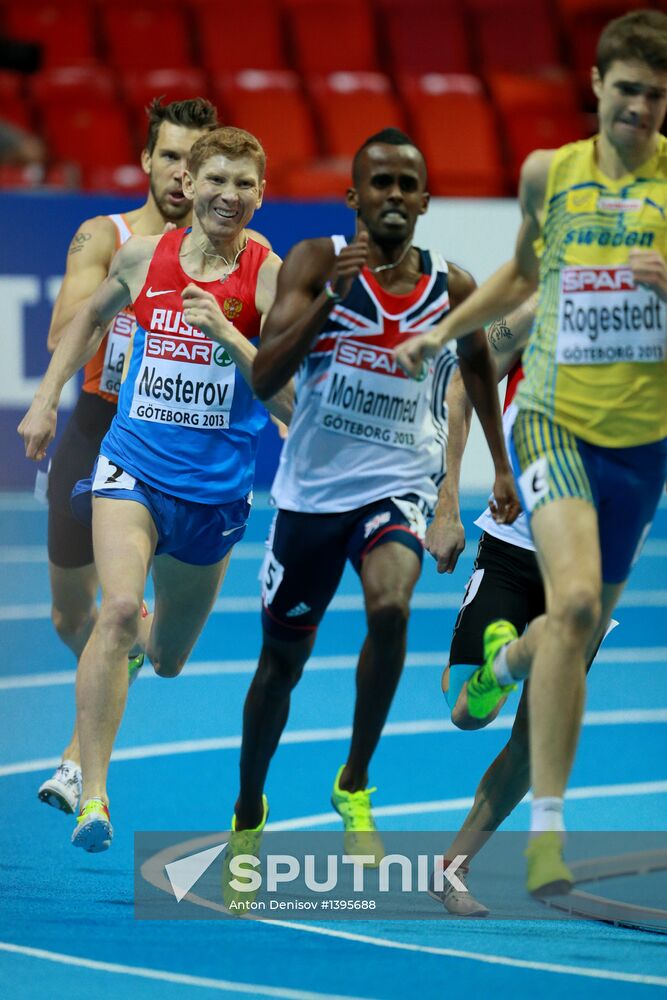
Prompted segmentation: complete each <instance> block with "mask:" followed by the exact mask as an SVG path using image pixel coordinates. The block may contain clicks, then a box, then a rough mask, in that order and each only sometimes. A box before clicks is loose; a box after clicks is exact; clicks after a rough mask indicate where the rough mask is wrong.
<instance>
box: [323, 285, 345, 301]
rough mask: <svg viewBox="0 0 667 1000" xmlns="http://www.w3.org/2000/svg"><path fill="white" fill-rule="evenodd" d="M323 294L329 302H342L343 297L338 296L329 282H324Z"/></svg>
mask: <svg viewBox="0 0 667 1000" xmlns="http://www.w3.org/2000/svg"><path fill="white" fill-rule="evenodd" d="M324 294H325V295H326V297H327V298H328V299H331V301H332V302H334V303H335V302H342V301H343V296H342V295H339V294H338V292H337V291H336V289H335V288H334V286H333V285H332V284H331V282H330V281H325V282H324Z"/></svg>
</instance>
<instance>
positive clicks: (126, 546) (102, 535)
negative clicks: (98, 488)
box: [76, 497, 157, 802]
mask: <svg viewBox="0 0 667 1000" xmlns="http://www.w3.org/2000/svg"><path fill="white" fill-rule="evenodd" d="M93 542H94V547H95V563H96V566H97V571H98V573H99V578H100V585H101V588H102V603H101V606H100V611H99V616H98V619H97V622H96V624H95V627H94V629H93V632H92V634H91V637H90V639H89V641H88V643H87V644H86V648H85V649H84V651H83V653H82V654H81V658H80V660H79V669H78V671H77V683H76V704H77V726H78V730H79V740H80V743H81V764H82V770H83V793H82V801H84V802H85V801H86V800H87V799H90V798H101V799H103V800H104V801H107V791H106V776H107V770H108V767H109V759H110V757H111V750H112V747H113V742H114V739H115V736H116V732H117V730H118V726H119V725H120V720H121V718H122V715H123V711H124V709H125V700H126V698H127V686H128V678H127V654H128V652H129V650H130V649H131V647H132V645H133V643H134V642H135V640H136V637H137V633H138V629H139V622H140V618H141V605H142V600H143V594H144V587H145V583H146V576H147V574H148V569H149V566H150V563H151V559H152V557H153V552H154V550H155V546H156V542H157V532H156V529H155V525H154V523H153V519H152V517H151V515H150V513H149V512H148V510H147V508H146V507H144V506H143V505H142V504H140V503H136V502H134V501H131V500H120V499H118V500H109V499H105V498H101V497H94V499H93Z"/></svg>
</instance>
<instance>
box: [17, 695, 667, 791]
mask: <svg viewBox="0 0 667 1000" xmlns="http://www.w3.org/2000/svg"><path fill="white" fill-rule="evenodd" d="M665 722H667V708H630V709H627V708H626V709H622V710H618V711H608V712H586V714H585V715H584V725H585V726H633V725H639V724H662V723H665ZM513 723H514V719H513V717H512V716H499V717H498V718H497V719H496V720H495V722H492V723H491V725H490V726H487V730H491V729H496V730H507V729H511V728H512V725H513ZM435 733H460V730H459V729H457V728H456V726H454V725H452V723H451V722H450V721H449V720H448V719H415V720H412V721H407V722H388V723H387V725H386V726H385V727H384V729H383V731H382V735H383V737H384V738H387V737H391V736H416V735H433V734H435ZM351 735H352V727H351V726H337V727H335V728H329V729H292V730H287V732H285V733H283V735H282V737H281V739H280V742H281V745H283V746H285V745H287V744H302V743H306V744H307V743H334V742H337V741H339V740H340V741H342V740H349V738H350V737H351ZM240 746H241V737H240V736H216V737H211V738H209V739H200V740H180V741H175V742H172V743H148V744H146V745H144V746H138V747H125V748H121V749H119V750H114V752H113V754H112V757H111V759H112V760H113V761H123V760H145V759H147V758H151V757H170V756H172V755H178V754H187V753H210V752H211V751H215V750H238V749H239V748H240ZM59 763H60V758H59V757H42V758H39V759H36V760H25V761H18V762H16V763H14V764H3V765H2V766H1V767H0V778H4V777H8V776H10V775H14V774H30V773H32V772H34V771H44V770H48V768H51V767H56V766H57V765H58V764H59Z"/></svg>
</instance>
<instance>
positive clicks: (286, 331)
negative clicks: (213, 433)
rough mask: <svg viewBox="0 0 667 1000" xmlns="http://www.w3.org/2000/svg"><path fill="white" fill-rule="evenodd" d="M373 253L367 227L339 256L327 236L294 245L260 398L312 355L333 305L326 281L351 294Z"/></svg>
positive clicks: (269, 327)
mask: <svg viewBox="0 0 667 1000" xmlns="http://www.w3.org/2000/svg"><path fill="white" fill-rule="evenodd" d="M367 257H368V235H367V233H365V232H364V233H360V234H359V235H358V236H357V238H356V239H355V241H354V242H353V243H350V244H349V245H348V246H346V247H343V249H342V250H341V252H340V253H339V254H338V256H336V254H335V252H334V248H333V243H332V242H331V240H330V239H327V238H322V239H314V240H304V241H303V242H302V243H297V245H296V246H295V247H294V248H293V249H292V250H290V252H289V254H288V255H287V257H286V259H285V263H284V264H283V266H282V268H281V269H280V274H279V275H278V287H277V291H276V300H275V302H274V304H273V307H272V309H271V311H270V312H269V314H268V316H267V318H266V323H265V324H264V329H263V332H262V343H261V345H260V348H259V351H258V352H257V357H256V359H255V363H254V365H253V371H252V384H253V388H254V391H255V393H256V394H257V396H258V397H259V398H260V399H270V398H271V396H274V395H275V394H276V393H277V392H278V390H279V389H281V388H282V386H284V385H286V383H287V382H289V380H290V379H291V378H292V376H293V375H294V374H295V373H296V372H297V371H298V369H299V366H300V364H301V362H302V361H303V360H304V358H305V357H306V355H307V354H308V351H309V350H310V347H311V345H312V343H313V341H314V339H315V337H316V336H317V335H318V334H319V332H320V330H321V329H322V327H323V325H324V323H325V321H326V319H327V317H328V315H329V313H330V311H331V308H332V305H333V300H332V299H331V298H330V297H329V296H328V295H327V294H326V292H325V290H324V289H325V284H326V282H327V281H329V282H330V283H331V289H332V291H333V292H334V293H335V294H336V295H337V296H340V297H341V298H345V296H346V295H347V293H348V292H349V290H350V287H351V285H352V282H353V281H354V279H355V278H356V277H357V275H358V274H359V273H360V271H361V269H362V268H363V266H364V264H365V263H366V259H367Z"/></svg>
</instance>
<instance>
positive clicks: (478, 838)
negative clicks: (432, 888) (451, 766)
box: [447, 685, 530, 863]
mask: <svg viewBox="0 0 667 1000" xmlns="http://www.w3.org/2000/svg"><path fill="white" fill-rule="evenodd" d="M528 687H529V686H528V685H526V686H525V687H524V690H523V691H522V693H521V699H520V701H519V707H518V708H517V712H516V717H515V719H514V724H513V726H512V732H511V735H510V738H509V740H508V741H507V743H506V744H505V746H504V747H503V749H502V750H501V751H500V753H499V754H498V756H497V757H496V758H495V760H494V761H493V763H492V764H491V765H490V766H489V768H488V769H487V770H486V772H485V773H484V774H483V776H482V778H481V779H480V782H479V785H478V786H477V790H476V791H475V801H474V803H473V805H472V807H471V809H470V812H469V813H468V815H467V816H466V818H465V820H464V821H463V825H462V827H461V830H460V831H459V833H458V834H457V836H456V839H455V840H454V842H453V844H452V846H451V847H450V848H449V850H448V851H447V857H448V858H450V859H452V858H455V857H456V856H457V855H458V854H465V855H467V858H468V863H469V861H470V860H471V859H472V858H473V857H474V856H475V854H477V853H478V852H479V851H480V850H481V849H482V847H483V846H484V844H485V843H486V842H487V840H488V839H489V837H490V836H491V834H492V833H493V831H494V830H497V829H498V827H499V826H500V824H501V823H502V822H503V820H504V819H505V818H506V817H507V816H509V814H510V813H511V812H512V811H513V809H514V808H515V807H516V806H517V805H518V804H519V802H521V800H522V799H523V797H524V795H526V793H527V792H528V790H529V788H530V755H529V748H528Z"/></svg>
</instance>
